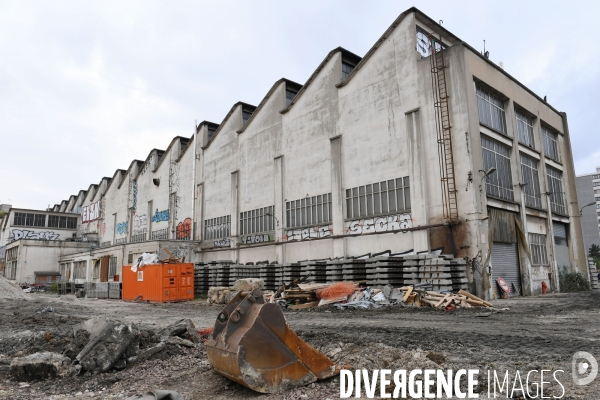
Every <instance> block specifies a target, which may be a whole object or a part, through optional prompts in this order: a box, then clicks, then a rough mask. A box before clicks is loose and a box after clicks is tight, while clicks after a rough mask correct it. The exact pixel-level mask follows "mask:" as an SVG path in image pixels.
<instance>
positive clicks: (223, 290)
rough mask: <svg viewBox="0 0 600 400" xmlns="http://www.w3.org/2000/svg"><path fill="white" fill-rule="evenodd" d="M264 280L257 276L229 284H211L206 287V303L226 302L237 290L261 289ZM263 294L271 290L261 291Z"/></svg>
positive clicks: (268, 293) (269, 293)
mask: <svg viewBox="0 0 600 400" xmlns="http://www.w3.org/2000/svg"><path fill="white" fill-rule="evenodd" d="M263 288H264V281H263V280H262V279H259V278H244V279H239V280H237V281H235V282H234V283H233V285H232V286H231V287H230V286H213V287H211V288H210V289H208V299H207V301H208V304H227V303H229V302H230V301H231V299H233V298H234V296H235V295H236V294H237V293H238V292H239V291H243V292H251V291H252V290H254V289H261V290H262V289H263ZM263 294H265V296H269V295H271V294H272V292H269V291H263Z"/></svg>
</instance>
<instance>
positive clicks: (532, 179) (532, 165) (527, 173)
mask: <svg viewBox="0 0 600 400" xmlns="http://www.w3.org/2000/svg"><path fill="white" fill-rule="evenodd" d="M521 171H522V172H523V184H524V185H525V186H523V192H524V193H525V205H527V206H529V207H537V208H542V195H541V192H540V178H539V175H538V162H537V160H536V159H534V158H531V157H528V156H525V155H523V154H521Z"/></svg>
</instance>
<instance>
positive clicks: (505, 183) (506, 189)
mask: <svg viewBox="0 0 600 400" xmlns="http://www.w3.org/2000/svg"><path fill="white" fill-rule="evenodd" d="M481 146H482V148H483V169H484V170H485V171H489V170H490V168H496V171H495V172H493V173H491V174H489V175H488V176H487V177H486V178H485V188H486V193H487V194H489V195H490V196H494V197H498V198H500V199H504V200H510V201H513V200H514V192H513V185H512V174H511V169H510V148H509V147H507V146H504V145H502V144H500V143H498V142H495V141H493V140H490V139H487V138H485V137H483V136H482V137H481Z"/></svg>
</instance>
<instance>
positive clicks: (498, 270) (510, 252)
mask: <svg viewBox="0 0 600 400" xmlns="http://www.w3.org/2000/svg"><path fill="white" fill-rule="evenodd" d="M491 259H492V287H493V288H494V292H495V293H496V297H497V298H502V296H501V293H502V292H501V290H500V288H499V287H498V284H497V283H496V279H498V278H503V279H504V280H505V281H506V282H508V284H509V285H510V289H511V292H510V295H511V297H512V296H517V295H520V294H521V273H520V271H519V251H518V249H517V244H516V243H501V242H494V244H493V247H492V257H491ZM513 284H514V286H515V287H516V288H517V291H518V292H516V293H515V292H514V288H513Z"/></svg>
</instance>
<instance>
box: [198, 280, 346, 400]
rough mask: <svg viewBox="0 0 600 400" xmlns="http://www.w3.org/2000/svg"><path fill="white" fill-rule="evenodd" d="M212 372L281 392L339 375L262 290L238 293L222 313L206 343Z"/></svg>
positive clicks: (262, 389)
mask: <svg viewBox="0 0 600 400" xmlns="http://www.w3.org/2000/svg"><path fill="white" fill-rule="evenodd" d="M207 352H208V359H209V361H210V363H211V365H212V367H213V368H214V370H215V371H216V372H217V373H219V374H221V375H223V376H225V377H227V378H229V379H231V380H233V381H235V382H238V383H240V384H242V385H244V386H246V387H248V388H250V389H252V390H255V391H257V392H261V393H281V392H284V391H286V390H288V389H290V388H293V387H298V386H305V385H307V384H309V383H312V382H315V381H316V380H318V379H325V378H329V377H331V376H334V375H336V374H338V373H339V368H338V367H336V365H335V364H334V363H333V362H332V361H331V360H330V359H329V358H327V356H325V355H324V354H323V353H321V352H320V351H318V350H316V349H315V348H313V347H312V346H310V345H309V344H307V343H306V342H304V341H303V340H302V339H300V338H299V337H298V335H296V333H295V332H294V331H293V330H292V329H291V328H290V327H289V325H288V324H287V322H286V320H285V317H284V315H283V312H282V311H281V308H280V307H279V306H278V305H277V304H273V303H265V299H264V296H263V295H262V292H261V291H260V290H254V291H253V292H252V293H248V292H240V293H238V294H237V295H236V296H235V297H234V298H233V299H232V300H231V301H230V302H229V304H227V305H226V306H225V307H224V308H223V310H222V311H221V312H220V313H219V316H218V317H217V320H216V321H215V327H214V330H213V333H212V336H211V337H210V338H209V340H208V343H207Z"/></svg>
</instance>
